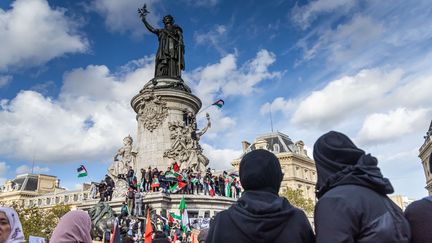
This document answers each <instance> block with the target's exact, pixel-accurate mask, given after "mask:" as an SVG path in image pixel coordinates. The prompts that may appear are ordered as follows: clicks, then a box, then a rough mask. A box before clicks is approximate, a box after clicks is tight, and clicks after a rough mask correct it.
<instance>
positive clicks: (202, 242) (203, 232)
mask: <svg viewBox="0 0 432 243" xmlns="http://www.w3.org/2000/svg"><path fill="white" fill-rule="evenodd" d="M208 231H209V229H208V228H207V229H202V230H201V231H200V232H199V234H198V243H205V241H206V238H207V235H208Z"/></svg>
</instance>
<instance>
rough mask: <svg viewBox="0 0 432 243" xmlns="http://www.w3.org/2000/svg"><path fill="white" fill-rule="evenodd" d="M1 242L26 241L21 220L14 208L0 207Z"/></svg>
mask: <svg viewBox="0 0 432 243" xmlns="http://www.w3.org/2000/svg"><path fill="white" fill-rule="evenodd" d="M0 242H2V243H3V242H5V243H15V242H16V243H18V242H19V243H21V242H25V238H24V232H23V230H22V226H21V222H20V220H19V217H18V214H17V212H15V210H14V209H13V208H8V207H0Z"/></svg>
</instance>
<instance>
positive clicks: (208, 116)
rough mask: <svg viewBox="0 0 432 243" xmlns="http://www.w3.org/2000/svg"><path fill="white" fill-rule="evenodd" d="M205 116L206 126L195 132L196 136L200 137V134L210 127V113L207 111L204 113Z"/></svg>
mask: <svg viewBox="0 0 432 243" xmlns="http://www.w3.org/2000/svg"><path fill="white" fill-rule="evenodd" d="M206 118H207V126H206V127H204V128H203V129H202V130H201V131H200V132H198V133H197V136H198V137H201V136H202V135H204V133H206V132H207V130H208V129H209V127H211V122H210V115H209V113H206Z"/></svg>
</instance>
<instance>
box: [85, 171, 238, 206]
mask: <svg viewBox="0 0 432 243" xmlns="http://www.w3.org/2000/svg"><path fill="white" fill-rule="evenodd" d="M119 178H124V179H125V180H126V181H127V183H128V186H129V190H128V194H127V195H126V196H127V198H126V200H128V199H133V198H134V195H132V193H133V194H135V193H138V192H141V193H151V192H162V193H165V194H167V195H169V194H172V193H176V194H196V195H209V196H215V195H217V196H224V197H231V198H239V197H240V195H241V185H240V180H239V179H238V175H237V174H235V173H230V174H228V173H227V172H226V171H224V172H223V173H222V174H220V175H213V173H212V170H211V169H210V168H208V169H207V170H206V171H205V172H200V171H194V170H193V169H191V168H190V167H189V168H187V169H183V170H180V169H179V167H178V165H177V163H174V164H173V165H172V166H170V167H168V168H167V170H166V171H162V170H159V169H158V168H156V167H155V168H153V169H152V167H148V169H147V170H145V169H143V168H142V169H141V170H140V172H139V174H137V173H135V171H134V170H133V168H132V167H130V168H129V170H128V173H127V174H126V175H119ZM138 178H140V179H138ZM114 189H115V182H114V180H113V179H112V178H111V177H110V176H108V175H106V176H105V180H102V181H101V182H100V183H92V185H91V187H90V197H91V198H92V199H96V198H97V195H99V198H100V200H101V201H111V200H112V196H113V191H114Z"/></svg>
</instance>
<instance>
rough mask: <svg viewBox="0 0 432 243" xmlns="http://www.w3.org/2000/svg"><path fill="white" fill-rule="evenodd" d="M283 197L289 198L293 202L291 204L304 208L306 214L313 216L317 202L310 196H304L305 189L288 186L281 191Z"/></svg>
mask: <svg viewBox="0 0 432 243" xmlns="http://www.w3.org/2000/svg"><path fill="white" fill-rule="evenodd" d="M281 196H282V197H285V198H286V199H288V201H289V202H290V203H291V205H293V206H295V207H298V208H300V209H303V211H305V213H306V215H308V216H311V215H312V213H313V211H314V207H315V203H314V201H312V199H310V198H305V197H304V196H303V191H302V190H300V189H292V188H289V187H288V188H287V189H286V190H285V191H283V192H282V193H281Z"/></svg>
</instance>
